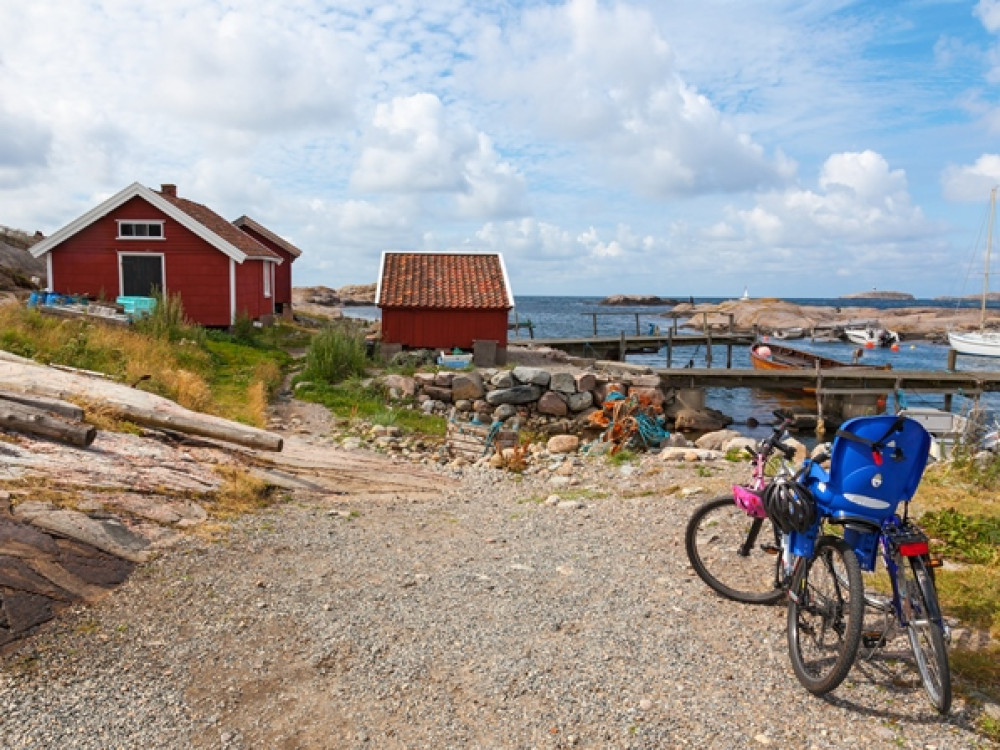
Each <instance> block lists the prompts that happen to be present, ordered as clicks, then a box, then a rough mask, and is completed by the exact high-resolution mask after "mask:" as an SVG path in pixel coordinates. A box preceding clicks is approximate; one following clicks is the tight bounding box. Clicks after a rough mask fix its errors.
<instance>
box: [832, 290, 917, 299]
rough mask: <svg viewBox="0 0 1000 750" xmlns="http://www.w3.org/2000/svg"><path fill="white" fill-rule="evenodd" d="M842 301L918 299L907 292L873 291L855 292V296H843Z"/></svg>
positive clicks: (841, 296)
mask: <svg viewBox="0 0 1000 750" xmlns="http://www.w3.org/2000/svg"><path fill="white" fill-rule="evenodd" d="M840 299H898V300H911V299H916V298H915V297H914V296H913V295H912V294H909V293H907V292H882V291H879V290H877V289H872V290H870V291H867V292H854V293H853V294H842V295H840Z"/></svg>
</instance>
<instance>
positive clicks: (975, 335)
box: [948, 188, 1000, 357]
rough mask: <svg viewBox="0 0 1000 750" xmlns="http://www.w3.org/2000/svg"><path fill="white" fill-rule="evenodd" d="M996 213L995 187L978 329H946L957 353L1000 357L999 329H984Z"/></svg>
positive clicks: (991, 197)
mask: <svg viewBox="0 0 1000 750" xmlns="http://www.w3.org/2000/svg"><path fill="white" fill-rule="evenodd" d="M996 213H997V189H996V188H993V189H992V190H990V216H989V223H988V224H987V225H986V257H985V260H984V261H983V294H982V301H981V305H980V308H979V330H978V331H969V332H967V333H956V332H954V331H948V343H949V344H950V345H951V348H952V349H954V350H955V351H956V352H958V353H959V354H975V355H978V356H980V357H1000V331H987V330H986V299H987V297H988V296H989V292H990V253H991V252H992V251H993V224H994V223H995V221H996Z"/></svg>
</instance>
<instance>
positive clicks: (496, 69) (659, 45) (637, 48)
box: [462, 0, 793, 196]
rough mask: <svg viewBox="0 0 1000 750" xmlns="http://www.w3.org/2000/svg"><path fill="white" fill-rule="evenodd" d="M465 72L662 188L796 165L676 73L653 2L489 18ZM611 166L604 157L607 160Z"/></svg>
mask: <svg viewBox="0 0 1000 750" xmlns="http://www.w3.org/2000/svg"><path fill="white" fill-rule="evenodd" d="M478 46H479V49H480V52H479V57H478V58H477V60H476V61H475V63H474V64H472V63H470V64H469V65H467V66H466V67H465V68H464V69H463V71H462V76H463V78H464V80H465V81H466V85H467V86H469V87H475V88H476V90H478V91H481V92H483V94H484V95H486V96H493V97H494V98H496V99H497V100H499V101H502V102H503V104H504V106H505V107H506V108H509V109H510V110H511V111H512V112H515V113H516V115H517V116H518V117H519V118H520V121H521V123H522V124H523V125H524V126H525V127H527V128H530V129H533V130H534V129H538V130H539V131H540V132H542V133H544V134H546V135H547V137H549V138H551V139H553V140H565V139H572V140H575V141H578V142H580V143H583V144H585V145H587V146H588V147H589V152H588V158H589V159H590V160H591V161H592V162H594V163H595V164H597V165H598V167H597V168H598V169H601V170H603V171H604V172H605V173H606V174H607V175H613V176H614V177H615V178H616V179H617V180H618V181H619V182H620V183H623V184H630V185H633V186H639V187H641V188H642V189H644V190H645V191H647V192H649V193H651V194H653V195H660V196H676V195H690V194H698V193H706V192H713V191H732V190H740V189H746V188H753V187H759V186H762V185H777V184H781V183H783V182H785V181H787V179H788V178H789V177H790V176H791V173H792V170H793V167H792V165H791V164H790V163H789V162H787V161H786V160H785V159H784V158H783V157H781V156H778V157H775V158H768V157H767V156H766V155H765V153H764V150H763V148H761V146H760V145H758V144H756V143H755V142H754V141H753V139H752V138H751V137H749V136H748V135H747V134H745V133H741V132H739V131H738V130H737V128H736V127H735V126H734V124H733V123H732V122H731V121H729V120H727V119H726V118H725V117H724V116H723V115H722V114H721V113H720V112H719V111H718V110H717V109H715V108H714V107H713V106H712V104H711V102H710V101H709V100H708V99H707V98H706V97H704V96H702V95H700V94H699V93H698V92H697V91H696V90H694V89H693V88H692V87H691V86H689V85H687V84H686V83H685V82H684V81H683V80H682V78H681V76H680V75H679V73H678V70H677V67H676V63H675V60H674V58H673V55H672V53H671V50H670V46H669V45H668V44H667V42H666V41H665V39H664V38H663V37H662V35H661V34H660V32H659V31H658V29H657V25H656V23H655V22H654V21H653V18H652V16H651V15H650V14H649V12H647V11H645V10H642V9H639V8H636V7H633V6H630V5H627V4H624V3H619V4H615V5H613V6H610V7H606V6H604V5H598V3H597V2H596V0H570V2H568V3H567V4H565V5H556V6H544V7H540V8H535V9H530V10H528V11H526V12H525V14H524V16H523V19H522V22H521V24H520V25H516V26H513V27H512V28H511V29H510V30H509V31H507V30H505V31H504V32H501V31H499V30H497V29H495V28H494V29H489V30H488V31H486V32H484V34H483V36H482V38H481V40H480V42H479V44H478ZM602 164H603V165H604V166H600V165H602Z"/></svg>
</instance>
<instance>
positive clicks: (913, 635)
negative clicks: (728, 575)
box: [788, 415, 952, 713]
mask: <svg viewBox="0 0 1000 750" xmlns="http://www.w3.org/2000/svg"><path fill="white" fill-rule="evenodd" d="M930 443H931V439H930V435H929V434H928V433H927V431H926V430H924V428H923V427H922V426H921V425H920V424H919V423H918V422H916V421H914V420H912V419H908V418H906V417H900V416H891V415H887V416H875V417H858V418H856V419H852V420H849V421H848V422H845V423H844V425H843V426H842V427H841V429H840V430H839V431H838V432H837V436H836V438H835V440H834V442H833V446H832V448H831V451H830V457H829V459H830V465H829V470H826V469H824V468H823V467H822V466H821V465H820V462H819V461H818V460H816V461H806V463H805V465H804V466H803V470H802V481H803V484H804V485H805V486H806V487H808V488H809V490H810V491H811V492H812V494H813V496H814V498H815V499H816V503H817V506H818V508H820V512H821V515H823V516H825V517H826V518H828V520H830V521H832V522H834V523H838V524H841V525H842V526H843V530H844V531H843V533H844V543H845V544H846V545H847V546H848V547H850V549H851V550H852V551H853V553H854V555H855V557H856V559H857V561H858V564H859V566H860V568H861V570H862V571H865V572H867V573H873V572H874V571H875V568H876V565H877V563H878V559H879V557H881V559H882V560H883V563H884V567H885V570H886V573H887V575H888V578H889V584H890V592H891V593H890V594H889V596H888V597H876V596H872V595H871V594H867V593H866V594H865V595H864V597H863V602H864V604H866V605H867V606H868V607H870V608H872V609H874V610H875V611H877V612H880V613H882V614H883V616H884V623H883V627H882V629H881V631H876V632H869V633H866V634H864V639H863V641H864V645H865V648H866V649H869V650H870V651H871V653H872V654H874V652H875V650H877V649H878V648H882V647H884V646H885V645H886V643H887V642H888V636H889V634H890V633H891V632H892V630H893V629H894V628H896V627H900V628H903V629H905V630H906V633H907V636H908V639H909V641H910V648H911V649H912V651H913V655H914V658H915V661H916V664H917V671H918V672H919V673H920V678H921V682H922V683H923V686H924V689H925V691H926V692H927V694H928V697H929V698H930V700H931V703H932V704H933V705H934V707H935V708H936V709H937V710H938V711H939V712H940V713H947V712H948V710H949V709H950V707H951V697H952V696H951V671H950V667H949V664H948V652H947V642H948V641H949V640H950V631H949V629H948V626H947V624H946V623H945V622H944V619H943V617H942V615H941V608H940V605H939V604H938V598H937V590H936V588H935V584H934V575H933V567H932V565H931V559H930V549H929V544H928V538H927V535H926V534H924V532H923V531H922V530H921V529H920V528H919V526H917V524H915V523H914V522H913V521H912V520H911V519H910V518H909V503H910V500H911V499H912V497H913V495H914V493H915V492H916V490H917V486H918V485H919V483H920V479H921V477H922V475H923V471H924V467H925V466H926V464H927V456H928V454H929V451H930ZM900 504H902V513H901V514H900V513H899V506H900ZM810 531H811V532H812V533H815V531H814V530H812V529H811V530H810ZM804 536H808V535H804ZM792 537H793V538H792V543H793V545H794V544H795V543H796V541H798V543H799V544H800V546H801V547H803V548H804V547H807V546H808V540H803V539H798V540H796V538H795V535H794V534H793V535H792ZM803 551H804V550H803ZM879 553H881V554H879ZM839 583H840V585H841V586H846V587H851V588H853V586H854V585H855V583H853V582H852V581H850V580H847V579H846V578H841V579H840V581H839ZM793 625H794V623H793V620H792V609H791V605H790V607H789V631H788V637H789V646H790V649H792V663H793V667H796V673H798V671H799V670H798V667H797V666H796V654H795V650H794V648H793Z"/></svg>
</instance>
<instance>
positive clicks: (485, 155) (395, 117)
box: [351, 93, 525, 218]
mask: <svg viewBox="0 0 1000 750" xmlns="http://www.w3.org/2000/svg"><path fill="white" fill-rule="evenodd" d="M365 141H366V146H365V148H364V151H363V152H362V154H361V157H360V159H359V161H358V166H357V168H356V170H355V171H354V174H353V175H352V177H351V184H352V186H353V187H354V188H355V189H357V190H360V191H370V192H387V193H415V192H423V193H440V194H445V195H449V196H451V197H453V198H454V199H455V209H454V211H455V213H456V215H457V216H459V217H467V218H484V217H504V216H511V215H516V214H519V213H524V211H525V209H524V191H525V185H524V179H523V178H522V177H521V175H519V174H518V173H517V171H516V170H515V168H514V167H513V166H512V165H511V164H510V163H509V162H505V161H503V160H502V159H501V158H500V156H499V155H498V154H497V153H496V151H495V150H494V148H493V144H492V142H491V140H490V138H489V137H488V136H486V135H485V134H483V133H479V132H477V131H476V130H475V129H474V128H473V127H472V126H471V125H469V124H468V123H466V122H463V121H460V120H458V119H455V118H451V117H449V113H448V112H447V111H446V109H445V107H444V105H443V104H442V102H441V100H440V99H438V97H437V96H435V95H433V94H429V93H421V94H415V95H413V96H409V97H396V98H395V99H393V100H392V101H391V102H389V103H388V104H380V105H378V106H377V107H376V109H375V115H374V118H373V120H372V124H371V128H370V129H369V131H368V132H367V134H366V136H365Z"/></svg>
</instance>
